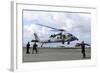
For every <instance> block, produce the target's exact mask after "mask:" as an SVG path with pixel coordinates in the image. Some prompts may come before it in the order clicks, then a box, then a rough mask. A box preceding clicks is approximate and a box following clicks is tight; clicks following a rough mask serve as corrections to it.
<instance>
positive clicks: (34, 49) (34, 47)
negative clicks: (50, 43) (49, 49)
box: [32, 42, 38, 54]
mask: <svg viewBox="0 0 100 73" xmlns="http://www.w3.org/2000/svg"><path fill="white" fill-rule="evenodd" d="M37 46H38V45H37V44H36V42H35V43H34V44H33V50H32V53H33V54H34V51H35V52H36V54H37V53H38V49H37Z"/></svg>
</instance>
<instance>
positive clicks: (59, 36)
mask: <svg viewBox="0 0 100 73" xmlns="http://www.w3.org/2000/svg"><path fill="white" fill-rule="evenodd" d="M37 25H39V26H42V27H46V28H50V29H53V30H54V31H58V33H56V34H51V35H50V36H49V39H48V40H44V41H42V40H40V38H39V37H38V35H37V33H33V34H34V37H35V39H33V40H31V42H38V43H42V45H41V47H43V44H46V43H62V44H65V42H67V44H68V45H69V44H70V42H72V41H76V40H77V41H78V40H79V39H78V38H77V37H76V36H74V35H73V34H71V33H66V30H64V29H58V28H54V27H50V26H46V25H43V24H37ZM52 39H54V40H52Z"/></svg>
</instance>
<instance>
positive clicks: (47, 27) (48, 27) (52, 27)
mask: <svg viewBox="0 0 100 73" xmlns="http://www.w3.org/2000/svg"><path fill="white" fill-rule="evenodd" d="M37 25H40V26H43V27H47V28H51V29H54V30H57V31H65V30H63V29H58V28H54V27H50V26H47V25H42V24H37Z"/></svg>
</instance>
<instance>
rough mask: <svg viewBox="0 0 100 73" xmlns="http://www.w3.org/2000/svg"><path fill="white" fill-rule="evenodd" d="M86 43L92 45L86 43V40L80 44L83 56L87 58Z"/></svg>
mask: <svg viewBox="0 0 100 73" xmlns="http://www.w3.org/2000/svg"><path fill="white" fill-rule="evenodd" d="M85 45H87V46H90V45H89V44H86V43H84V41H82V43H81V44H80V46H81V49H82V50H81V52H82V55H83V58H86V54H85Z"/></svg>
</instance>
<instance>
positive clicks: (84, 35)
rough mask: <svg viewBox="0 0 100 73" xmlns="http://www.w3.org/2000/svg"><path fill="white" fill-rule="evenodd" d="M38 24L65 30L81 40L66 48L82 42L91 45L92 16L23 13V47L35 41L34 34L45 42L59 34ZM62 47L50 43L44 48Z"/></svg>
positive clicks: (70, 13) (43, 12)
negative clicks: (52, 35) (53, 35)
mask: <svg viewBox="0 0 100 73" xmlns="http://www.w3.org/2000/svg"><path fill="white" fill-rule="evenodd" d="M38 24H42V25H46V26H50V27H53V28H57V29H64V30H66V33H71V34H73V35H74V36H76V37H77V38H78V39H79V41H73V42H71V43H70V45H67V43H65V44H64V46H74V45H75V43H79V42H81V41H85V42H86V43H91V14H89V13H74V12H73V13H72V12H51V11H50V12H49V11H23V46H25V45H26V44H27V42H28V41H29V42H30V41H31V40H32V39H34V35H33V33H37V35H38V37H39V39H40V40H43V41H44V40H48V38H49V36H50V35H51V34H55V33H58V32H57V31H53V30H52V29H50V28H47V27H43V26H40V25H38ZM31 44H32V43H31ZM39 45H41V44H39ZM62 45H63V44H62V43H52V44H51V43H49V44H45V45H44V46H48V47H55V46H62Z"/></svg>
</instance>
